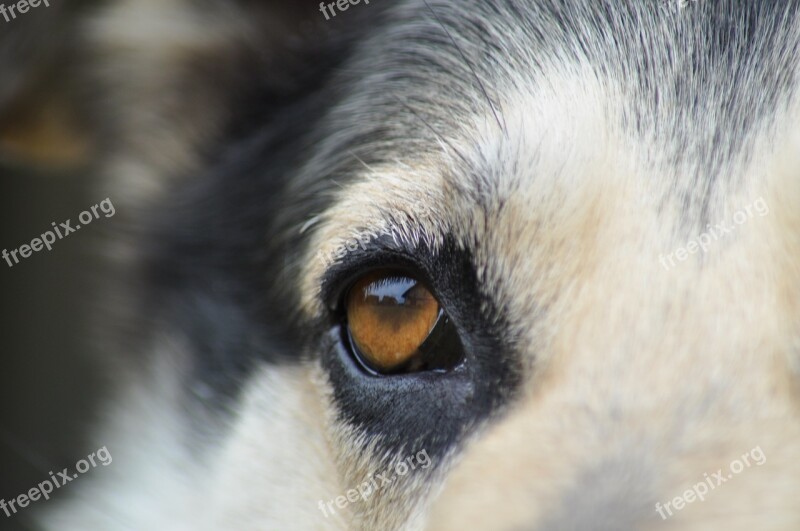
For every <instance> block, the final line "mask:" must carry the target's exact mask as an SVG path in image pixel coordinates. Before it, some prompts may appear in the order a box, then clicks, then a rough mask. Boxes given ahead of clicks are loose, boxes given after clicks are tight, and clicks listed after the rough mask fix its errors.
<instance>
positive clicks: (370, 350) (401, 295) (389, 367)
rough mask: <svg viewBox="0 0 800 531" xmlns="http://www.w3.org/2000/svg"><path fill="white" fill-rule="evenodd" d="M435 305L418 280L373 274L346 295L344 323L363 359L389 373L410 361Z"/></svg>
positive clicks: (434, 317) (431, 325) (423, 337)
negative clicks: (345, 321) (345, 318)
mask: <svg viewBox="0 0 800 531" xmlns="http://www.w3.org/2000/svg"><path fill="white" fill-rule="evenodd" d="M439 315H440V311H439V302H438V301H437V300H436V298H435V297H434V296H433V295H432V294H431V292H430V291H429V290H428V289H427V288H426V287H425V286H424V285H423V284H422V283H421V282H419V281H418V280H416V279H414V278H411V277H408V276H406V275H403V274H402V273H398V272H391V271H376V272H373V273H369V274H367V275H365V276H364V277H362V278H361V279H359V280H358V281H357V282H356V283H355V284H354V285H353V287H352V288H351V289H350V292H349V294H348V295H347V324H348V328H349V332H350V337H351V338H352V341H353V343H354V345H355V347H356V348H357V350H358V352H359V354H360V355H361V358H362V361H363V362H364V363H366V364H367V365H368V366H369V367H370V368H371V369H373V370H375V371H378V372H391V371H393V370H395V369H397V368H398V367H402V366H403V365H404V364H406V363H408V362H409V361H410V360H412V359H413V358H414V357H415V356H416V355H417V354H418V350H419V347H420V346H421V345H422V344H423V343H424V342H425V340H426V339H427V338H428V336H429V335H430V333H431V331H432V330H433V328H434V326H435V325H436V321H437V319H438V318H439Z"/></svg>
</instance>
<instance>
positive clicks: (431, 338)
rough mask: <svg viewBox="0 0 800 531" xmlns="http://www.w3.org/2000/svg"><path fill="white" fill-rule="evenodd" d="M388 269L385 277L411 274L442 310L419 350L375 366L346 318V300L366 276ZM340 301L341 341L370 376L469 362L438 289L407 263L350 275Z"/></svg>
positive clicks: (442, 369) (449, 367)
mask: <svg viewBox="0 0 800 531" xmlns="http://www.w3.org/2000/svg"><path fill="white" fill-rule="evenodd" d="M376 272H385V273H386V275H385V276H386V277H387V278H390V277H397V278H408V279H411V280H414V281H415V282H417V283H419V284H421V285H422V286H423V287H424V288H425V289H427V290H428V291H429V292H430V293H431V295H432V296H433V297H434V298H435V299H436V302H437V303H438V304H439V313H438V315H437V316H436V321H435V322H434V324H433V326H432V327H431V330H430V332H429V333H428V335H427V336H426V338H425V340H424V341H423V342H422V343H421V344H420V346H419V347H418V349H417V352H418V353H417V354H416V355H414V356H412V357H411V358H409V359H408V360H407V361H405V362H403V363H401V364H399V365H397V366H395V367H392V368H390V369H380V368H377V367H375V366H373V365H372V364H371V363H370V362H369V360H368V356H366V355H365V354H364V353H362V352H361V350H360V349H359V348H358V345H357V344H356V341H355V339H354V338H353V336H352V334H351V332H350V327H349V325H348V320H347V301H348V299H349V297H350V293H351V292H352V290H353V288H354V287H355V286H356V284H358V282H359V281H360V280H361V279H363V278H364V277H366V276H368V275H371V274H375V273H376ZM338 293H339V297H338V303H337V305H336V310H335V313H336V315H337V321H338V326H339V328H340V341H341V342H342V344H343V346H344V347H345V349H346V350H347V351H348V353H349V354H350V356H351V357H352V358H353V359H354V360H355V361H356V363H357V364H358V366H359V367H360V368H361V369H362V370H363V371H364V372H365V373H366V374H367V375H369V376H372V377H378V378H386V377H392V376H403V375H410V374H418V373H422V372H430V373H438V374H444V373H448V372H451V371H454V370H456V369H459V368H462V367H463V366H464V365H465V364H466V362H467V356H466V352H465V351H464V346H463V342H462V341H461V339H460V337H459V333H458V328H457V327H456V325H455V324H454V323H453V321H452V319H451V318H450V317H449V315H448V314H447V311H446V309H445V307H444V305H443V303H442V302H441V300H440V298H439V297H438V296H437V295H436V291H435V289H434V288H433V286H432V285H431V283H429V282H427V281H426V280H425V278H424V275H421V274H419V273H416V272H415V271H413V270H411V269H410V268H408V267H385V266H379V267H371V268H366V269H364V270H362V271H360V272H358V273H355V274H353V275H351V276H350V278H349V280H348V282H347V284H346V287H345V288H344V289H342V290H339V291H338Z"/></svg>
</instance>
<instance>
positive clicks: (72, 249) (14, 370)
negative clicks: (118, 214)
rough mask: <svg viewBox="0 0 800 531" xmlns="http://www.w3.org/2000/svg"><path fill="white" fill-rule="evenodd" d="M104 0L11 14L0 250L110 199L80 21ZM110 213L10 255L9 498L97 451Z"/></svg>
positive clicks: (3, 452)
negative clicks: (85, 116)
mask: <svg viewBox="0 0 800 531" xmlns="http://www.w3.org/2000/svg"><path fill="white" fill-rule="evenodd" d="M4 1H5V0H0V3H2V2H4ZM10 3H11V2H8V1H5V5H6V6H8V5H9V4H10ZM95 3H96V2H92V1H82V0H70V1H69V2H64V1H51V2H50V6H45V5H44V4H40V6H39V7H36V8H30V9H29V10H28V11H27V12H26V13H24V14H23V13H17V17H16V18H12V19H11V20H10V21H8V22H6V21H5V19H4V18H2V17H0V217H1V218H2V224H1V225H0V251H2V249H7V250H11V249H16V248H18V247H19V246H20V245H22V244H26V243H28V244H29V243H30V242H31V240H32V239H34V238H36V237H37V236H39V235H40V234H42V233H43V232H44V231H46V230H48V229H49V228H51V223H52V222H56V223H60V222H63V221H65V220H67V219H73V220H75V219H76V217H77V215H78V214H79V213H80V212H81V211H83V210H84V209H86V208H88V207H90V206H91V205H94V204H97V203H98V202H99V201H101V200H102V199H103V198H102V197H98V196H97V194H98V192H96V191H94V192H93V184H94V181H95V177H94V176H93V171H92V168H91V164H90V163H89V161H90V160H92V157H91V154H92V139H91V138H90V137H89V135H88V133H87V131H88V129H89V128H88V127H87V126H86V125H87V124H85V123H81V118H82V115H81V113H80V112H77V111H76V109H77V107H76V105H74V104H75V103H76V102H77V101H80V100H81V98H80V96H81V95H80V94H78V93H77V90H78V89H79V87H78V86H77V85H75V84H74V82H73V81H72V80H73V79H74V75H73V74H74V70H75V69H76V68H80V65H81V60H80V58H79V57H78V56H77V55H78V52H77V49H76V46H74V42H75V39H74V37H75V35H76V32H78V31H79V28H78V26H77V20H78V19H79V18H80V14H81V13H82V12H83V10H85V9H88V8H90V7H91V5H92V4H95ZM104 220H105V218H102V217H101V218H100V220H97V221H96V222H95V223H94V224H92V225H90V226H87V227H86V230H83V231H80V232H78V233H74V234H71V235H70V236H69V237H67V238H65V239H64V240H60V241H57V242H56V243H55V244H54V245H53V248H52V250H51V251H47V250H42V251H40V252H37V253H33V254H32V255H31V256H30V257H29V258H27V259H24V260H22V261H21V262H20V263H19V264H16V265H14V266H13V267H9V266H8V264H7V263H6V261H5V260H3V261H2V262H0V290H1V291H0V293H2V324H0V326H1V327H2V333H1V334H0V498H2V499H5V500H9V499H13V498H15V497H17V496H18V495H20V494H23V493H26V492H28V491H29V490H30V489H31V488H32V487H35V486H36V485H37V484H38V483H39V482H41V481H43V480H44V479H47V477H48V476H49V472H50V471H51V470H52V471H53V472H56V471H60V470H62V469H63V468H64V467H73V466H74V464H75V462H76V461H77V460H78V459H79V458H81V457H82V456H86V455H87V454H89V453H91V452H92V451H94V450H96V448H91V447H90V445H89V441H88V432H87V428H88V427H89V426H91V425H92V424H93V422H94V421H95V420H96V418H97V415H98V407H99V406H100V403H99V402H100V401H101V396H102V391H103V388H104V384H103V382H102V381H101V377H100V373H99V370H98V369H97V367H98V365H97V363H95V362H93V356H97V352H96V351H95V349H92V345H91V340H90V339H89V338H90V337H91V336H90V334H89V333H88V328H89V327H88V316H89V310H90V308H91V306H92V300H93V293H92V291H91V290H92V289H93V282H92V278H93V277H94V275H95V274H96V272H97V268H98V265H99V261H98V259H97V257H98V253H97V252H96V251H97V246H96V245H95V244H96V242H97V240H98V236H99V234H100V233H101V231H102V224H103V221H104ZM74 223H75V221H73V224H74ZM64 490H65V491H66V490H68V489H64ZM62 494H65V493H59V492H58V491H56V493H55V496H54V498H55V499H58V497H59V496H60V495H62ZM41 503H42V502H41V501H39V502H36V504H33V505H31V506H29V507H28V508H26V509H24V510H22V511H20V512H19V513H17V514H16V515H12V517H11V518H8V517H6V515H5V514H4V513H3V512H0V529H2V530H6V529H7V530H16V529H32V527H31V524H30V523H29V521H28V518H27V516H28V515H29V514H30V512H31V511H32V510H35V509H36V508H37V507H35V505H37V504H41ZM47 503H50V502H47Z"/></svg>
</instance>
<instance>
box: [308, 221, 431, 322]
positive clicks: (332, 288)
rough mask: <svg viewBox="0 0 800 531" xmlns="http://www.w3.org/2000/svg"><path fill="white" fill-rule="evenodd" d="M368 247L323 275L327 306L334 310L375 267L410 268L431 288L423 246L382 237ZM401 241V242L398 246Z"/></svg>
mask: <svg viewBox="0 0 800 531" xmlns="http://www.w3.org/2000/svg"><path fill="white" fill-rule="evenodd" d="M370 243H371V244H370V245H367V246H366V248H365V249H364V250H362V249H361V248H358V249H357V250H356V251H353V252H350V253H348V254H347V255H345V256H344V258H343V259H342V260H340V261H337V262H335V263H333V264H331V265H329V266H328V267H327V268H326V269H325V271H324V272H323V273H322V275H321V277H320V278H321V280H320V291H319V296H320V300H321V301H322V303H323V304H324V305H325V307H327V308H330V309H334V308H335V307H336V306H337V305H338V303H339V300H340V299H341V297H342V295H343V294H344V291H346V290H347V288H348V287H349V286H350V285H352V283H353V282H355V281H356V280H357V279H358V277H360V276H361V275H363V274H364V273H366V272H367V271H369V270H371V269H378V268H396V269H398V270H400V271H402V270H406V271H407V272H408V274H409V275H410V276H413V277H415V278H419V280H421V281H422V282H423V284H425V285H426V286H429V287H431V284H432V280H433V279H431V278H429V277H428V274H427V268H426V267H425V264H424V260H423V259H422V257H421V256H420V253H419V248H415V249H412V248H409V247H407V246H405V245H404V244H403V243H401V242H397V241H396V240H394V239H393V238H386V237H384V238H380V239H376V240H375V241H373V242H370ZM398 243H399V245H398Z"/></svg>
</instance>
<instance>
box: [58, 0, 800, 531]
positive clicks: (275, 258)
mask: <svg viewBox="0 0 800 531" xmlns="http://www.w3.org/2000/svg"><path fill="white" fill-rule="evenodd" d="M303 6H304V7H307V9H308V11H304V10H303V9H298V10H297V11H294V10H291V9H286V8H282V7H280V6H279V5H278V4H265V5H260V6H258V7H256V5H255V4H254V3H252V2H245V1H243V2H222V1H219V2H217V1H212V0H205V1H189V0H168V1H163V0H160V1H158V2H156V1H155V0H121V1H119V2H117V3H116V4H114V5H113V6H112V7H110V8H106V9H105V10H103V11H102V12H100V13H98V14H97V15H96V16H95V17H94V18H92V19H91V20H89V21H87V26H86V27H87V34H88V35H89V38H88V39H87V42H88V43H90V44H91V46H92V47H93V49H95V50H97V52H96V54H95V55H96V56H95V57H93V59H92V61H93V62H94V63H93V64H95V65H96V72H98V77H97V80H98V85H97V86H98V87H99V90H101V91H102V93H103V94H105V95H106V98H105V99H104V100H103V101H104V102H105V104H104V105H103V106H98V110H97V118H98V122H103V123H102V124H101V125H102V127H104V128H105V129H106V130H107V134H106V135H105V138H106V141H107V142H108V146H107V150H106V152H107V156H106V157H105V158H104V160H103V161H102V164H103V166H104V167H105V168H106V173H107V174H108V176H109V178H108V181H107V182H108V184H107V187H108V189H109V190H110V197H111V198H112V199H113V200H114V201H115V204H117V205H124V206H122V207H118V212H119V213H120V217H121V218H122V219H123V223H122V224H123V225H124V230H123V229H122V228H121V229H120V233H119V235H118V238H117V239H116V240H115V242H114V245H113V246H112V247H110V249H111V250H112V252H111V253H110V254H112V258H113V261H114V263H115V268H116V269H115V273H114V275H113V276H112V277H111V279H110V283H109V288H108V289H109V290H110V292H113V293H116V294H118V296H117V297H116V298H115V300H117V301H121V302H119V303H118V304H117V306H118V307H115V308H110V309H109V315H110V317H109V318H108V321H107V326H112V327H113V329H114V330H115V333H116V335H115V336H114V337H115V338H116V340H115V341H116V342H115V344H114V348H115V349H116V351H118V352H120V353H121V359H122V360H124V361H122V362H121V364H120V365H119V366H118V367H117V370H118V371H119V374H118V378H119V380H120V382H121V385H120V393H119V396H118V397H117V398H116V399H115V400H114V405H113V406H110V407H109V408H108V413H107V422H105V423H104V424H103V426H102V427H101V429H99V432H98V436H97V437H98V441H99V442H100V443H101V444H103V445H106V446H107V447H108V449H109V450H110V451H111V452H112V453H113V455H114V464H113V466H112V467H109V468H108V470H107V471H106V470H103V474H100V473H98V474H95V476H94V477H92V478H91V479H90V478H87V479H86V480H85V481H83V483H84V484H85V485H84V486H83V487H81V491H80V492H79V493H77V494H76V495H75V496H74V498H73V499H71V500H69V501H68V502H66V503H64V504H63V505H60V506H58V507H57V508H54V509H52V508H51V510H48V511H46V512H45V513H44V514H43V515H42V522H43V524H44V526H45V528H47V529H53V530H56V529H58V530H68V529H76V530H77V529H82V530H85V529H104V530H110V529H146V528H156V529H176V530H178V529H253V530H255V529H364V530H366V529H408V530H411V529H435V530H448V529H454V530H455V529H464V528H468V529H487V530H488V529H492V530H495V529H504V530H506V529H507V530H512V529H536V530H549V529H576V530H577V529H608V530H620V529H709V528H714V529H716V528H725V529H742V530H744V529H754V528H757V529H763V530H784V531H788V530H794V529H798V528H800V504H798V503H797V499H798V495H800V401H799V400H798V399H799V398H800V395H799V394H798V392H799V391H800V389H798V381H800V380H798V378H800V335H799V334H800V92H799V91H798V89H799V88H800V81H799V79H798V72H799V70H798V67H799V66H800V59H799V58H800V6H798V5H796V4H795V3H793V2H782V3H778V2H776V3H772V2H738V1H733V0H730V1H728V0H722V1H718V2H711V1H708V2H705V1H700V2H694V3H691V4H687V5H686V6H683V7H680V8H679V6H672V5H665V4H663V3H660V2H648V1H644V0H643V1H641V2H637V1H633V0H630V1H622V2H617V1H614V2H611V1H599V2H598V1H597V0H572V1H563V0H531V1H521V0H489V1H485V0H484V1H478V0H475V1H473V0H468V1H459V2H455V1H450V0H428V1H425V0H404V1H400V2H394V3H392V4H391V5H388V3H385V4H379V3H378V2H372V3H370V5H369V6H362V8H361V9H358V10H351V11H347V12H346V13H345V12H343V13H340V15H339V16H337V18H336V20H332V21H330V22H327V21H325V20H324V19H323V18H322V17H321V15H319V14H318V13H317V12H316V7H315V6H314V5H309V6H305V4H303ZM297 13H300V14H299V15H298V14H297ZM308 13H311V15H314V16H316V17H317V18H316V19H314V20H313V21H312V22H309V21H308V17H309V16H311V15H309V14H308ZM304 17H305V18H304ZM758 199H763V202H764V203H765V204H766V205H768V214H766V215H763V216H752V217H751V219H748V221H747V222H746V223H743V224H741V225H739V226H738V227H737V228H736V230H735V232H733V233H731V234H726V235H725V236H724V237H721V238H720V239H719V241H717V242H715V244H714V245H712V246H710V247H709V249H708V251H707V252H698V253H697V254H694V255H692V256H690V257H689V259H687V260H686V261H682V262H679V263H677V264H675V266H674V267H672V268H665V267H663V264H662V263H661V262H660V260H659V257H660V256H663V255H665V254H670V253H673V252H674V251H675V249H676V248H678V247H680V246H682V245H683V244H685V242H687V241H688V240H690V239H692V238H693V237H695V236H697V235H698V234H700V233H703V232H704V231H706V230H708V229H707V228H708V227H709V226H710V225H714V224H716V223H719V222H722V221H723V220H730V219H731V217H732V216H733V215H734V213H735V212H737V211H738V210H739V209H742V208H744V207H745V206H747V205H750V204H752V203H753V202H754V201H755V200H758ZM421 211H424V212H425V213H426V215H424V216H420V215H419V213H420V212H421ZM387 226H388V227H389V231H388V234H384V235H383V236H381V237H376V238H375V239H374V240H372V241H371V242H370V243H369V244H368V245H367V246H366V248H365V249H361V250H355V251H353V252H350V253H348V255H347V256H346V257H344V258H343V259H342V260H339V261H337V262H336V263H334V264H332V265H326V264H324V263H323V262H321V261H320V260H318V259H317V258H316V256H317V255H318V253H320V252H321V253H323V254H324V255H326V256H329V255H331V254H334V255H335V254H336V252H337V249H339V248H340V247H341V245H342V244H344V243H346V242H347V241H348V240H350V239H352V238H353V237H354V236H355V235H358V234H361V233H363V232H364V231H372V232H374V233H375V234H378V233H379V232H381V231H382V230H383V229H385V228H386V227H387ZM375 253H383V255H391V256H396V257H398V260H401V262H402V263H403V264H409V263H413V264H415V265H416V266H417V267H418V268H419V269H421V270H423V271H424V273H425V274H426V275H427V276H428V277H430V278H431V280H432V283H433V284H434V286H436V287H437V288H438V290H439V291H440V292H441V294H442V300H441V301H442V303H443V305H444V306H445V309H446V310H447V311H448V312H451V311H452V315H451V317H453V320H454V321H455V322H456V323H457V325H458V326H459V330H460V331H461V333H462V334H463V335H464V337H465V338H468V339H465V342H466V343H467V344H468V345H469V347H468V350H470V351H471V352H473V354H471V356H472V357H471V358H468V359H469V361H471V362H474V363H473V365H472V368H471V369H470V370H471V371H473V372H472V373H470V378H472V379H469V378H468V379H466V380H462V379H459V378H460V377H458V378H457V377H443V378H440V379H436V378H424V377H423V378H397V377H394V378H383V379H378V380H379V381H374V380H373V379H368V378H367V377H366V376H365V375H363V374H358V373H357V371H353V370H352V368H351V367H350V368H348V365H347V363H346V362H343V361H342V360H341V359H340V354H341V352H340V349H338V348H337V346H336V340H335V337H334V336H332V335H331V334H330V333H329V331H330V329H331V327H332V318H331V302H330V300H331V294H332V293H334V294H335V292H336V291H337V289H338V288H337V280H336V279H337V278H340V277H342V276H343V275H345V274H346V273H352V272H353V270H358V266H359V264H362V263H367V262H368V261H369V260H370V259H371V256H373V255H374V254H375ZM333 298H335V297H333ZM119 306H121V307H119ZM112 310H113V311H112ZM757 446H758V447H760V448H761V449H762V450H763V452H764V454H765V455H766V462H765V463H764V464H763V466H758V467H751V468H747V469H745V470H744V471H743V472H742V473H741V474H739V475H736V476H735V477H733V478H731V479H730V480H729V481H728V482H726V483H725V485H724V486H720V487H719V490H715V491H713V492H712V493H710V494H709V495H708V498H707V499H706V500H705V501H703V502H695V503H693V504H689V505H687V506H686V507H685V508H684V509H682V510H680V511H677V512H675V514H674V515H673V516H671V517H670V518H669V519H667V520H663V519H662V518H661V517H660V516H659V514H658V513H657V512H656V510H655V509H654V507H655V504H656V503H658V502H664V501H669V500H672V499H673V498H675V497H676V496H681V495H682V493H683V492H684V491H685V490H686V489H687V488H688V487H690V486H691V485H692V484H693V483H696V482H697V481H699V480H701V479H702V478H703V474H704V473H707V472H712V471H716V470H717V469H719V468H725V467H727V466H728V463H730V462H731V461H732V460H734V459H736V458H738V457H739V456H741V455H742V454H743V453H744V452H746V451H748V450H749V449H751V448H754V447H757ZM423 449H424V450H426V451H427V452H428V453H429V454H430V456H431V460H432V463H433V466H431V467H430V468H429V469H417V470H414V471H413V472H411V473H410V474H409V475H408V476H404V477H402V478H399V479H398V480H397V481H396V482H394V483H393V484H392V485H390V486H389V487H388V488H386V489H384V490H382V491H381V492H380V493H378V494H376V495H374V496H372V497H370V498H369V499H368V500H366V501H360V502H357V503H348V504H347V506H346V507H345V508H344V509H341V510H339V509H337V511H336V513H335V514H330V515H326V514H324V513H323V512H322V511H321V510H320V508H319V507H318V502H319V501H320V500H322V501H327V500H331V499H335V498H336V497H337V496H340V495H343V494H344V493H346V492H347V491H348V490H349V489H351V488H354V487H356V486H358V485H359V484H361V483H362V482H363V481H364V480H365V479H366V478H369V477H371V476H372V475H374V474H376V473H380V472H382V471H384V470H387V469H389V468H391V467H392V466H394V465H395V464H396V463H398V462H399V461H402V460H403V459H405V458H406V457H407V456H409V455H413V454H415V453H416V452H418V451H420V450H423ZM106 472H107V473H106ZM76 488H77V487H76Z"/></svg>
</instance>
